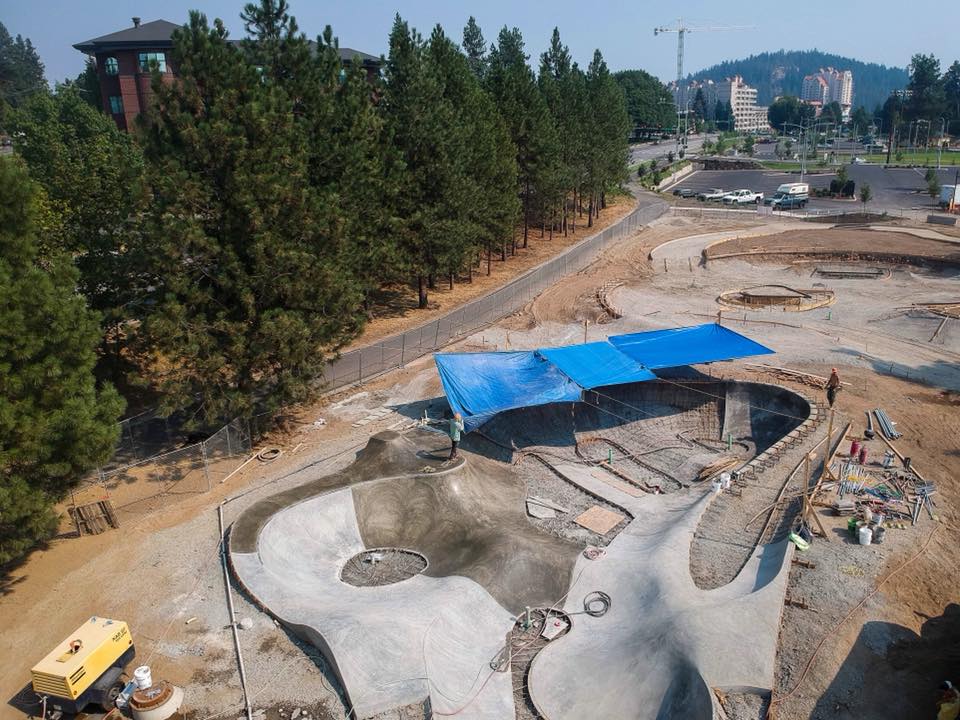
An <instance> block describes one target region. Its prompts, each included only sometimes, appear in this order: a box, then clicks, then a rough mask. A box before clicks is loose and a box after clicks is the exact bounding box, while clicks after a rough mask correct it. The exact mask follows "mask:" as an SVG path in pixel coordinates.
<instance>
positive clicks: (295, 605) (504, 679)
mask: <svg viewBox="0 0 960 720" xmlns="http://www.w3.org/2000/svg"><path fill="white" fill-rule="evenodd" d="M574 347H576V346H574ZM438 362H439V361H438ZM568 369H569V366H568ZM574 374H575V375H576V373H574ZM660 374H661V375H662V376H663V377H659V378H657V379H654V380H651V381H643V382H628V383H624V384H619V385H613V386H610V387H606V386H604V387H600V388H596V389H593V390H590V391H586V392H584V393H583V394H582V397H581V399H578V400H574V401H563V402H551V403H547V404H541V405H534V406H530V407H517V408H512V409H510V410H506V411H504V412H502V413H498V414H496V415H494V416H493V417H492V418H491V419H489V420H488V421H486V422H485V423H484V424H483V425H482V426H481V427H479V428H477V429H476V430H475V431H473V432H470V433H469V434H467V435H466V436H465V440H464V443H463V446H462V447H463V452H462V455H461V457H460V458H457V459H455V460H448V459H447V457H448V453H449V443H448V441H447V438H446V437H445V435H444V434H443V433H442V431H438V429H437V428H436V427H431V426H430V425H429V424H425V425H424V424H421V426H418V427H414V428H411V429H408V430H405V431H402V432H397V431H385V432H380V433H378V434H376V435H374V436H373V437H372V438H371V439H370V441H369V443H368V444H367V445H366V447H365V448H363V449H362V450H361V451H360V452H359V453H358V454H357V457H356V459H355V461H354V462H353V463H352V464H351V465H349V466H347V467H346V468H344V469H343V470H341V471H340V472H338V473H335V474H332V475H326V476H319V477H316V478H314V479H312V480H310V481H308V482H305V483H303V484H301V485H298V486H296V487H294V488H292V489H289V490H286V491H283V492H280V493H277V494H275V495H273V496H271V497H268V498H265V499H263V500H261V501H259V502H257V503H255V504H253V505H252V506H250V507H249V508H248V509H247V510H246V511H245V512H244V513H243V514H242V515H241V516H240V517H239V518H238V519H237V520H236V521H235V522H234V524H233V527H232V529H231V532H230V538H229V551H230V563H231V567H232V569H233V572H234V575H235V577H236V579H237V580H238V582H239V583H240V585H241V586H242V587H243V588H244V589H245V591H246V592H247V593H248V594H249V595H250V597H251V598H253V599H254V600H255V602H256V603H257V604H259V605H260V606H261V607H262V608H263V609H264V610H265V611H266V612H268V613H270V614H272V615H273V616H274V617H275V618H276V619H278V620H279V621H280V622H282V623H283V624H284V625H286V626H287V627H289V628H291V629H293V630H294V631H295V632H296V633H297V634H298V635H300V636H301V637H303V638H304V639H305V640H307V641H308V642H310V643H311V644H313V645H314V646H316V647H317V648H318V649H319V650H320V651H321V652H322V653H323V654H324V656H325V658H326V659H327V661H328V662H329V664H330V667H331V668H332V670H333V672H334V674H335V675H336V677H337V680H338V681H339V683H340V684H341V686H342V687H343V690H344V693H345V695H346V702H345V704H346V705H347V707H348V709H349V710H350V712H349V713H348V714H352V716H354V717H360V718H363V717H370V716H376V715H377V714H378V713H385V712H387V711H389V710H391V709H395V708H400V707H406V706H411V705H414V706H422V707H425V708H429V709H430V711H431V712H432V713H433V714H434V715H435V716H445V715H456V716H457V717H476V718H494V717H496V718H501V717H502V718H507V717H544V718H571V719H572V718H582V717H637V718H658V717H675V716H688V717H692V718H711V717H713V716H714V712H715V708H714V705H715V699H714V695H713V693H712V692H711V691H710V690H709V688H723V689H726V690H730V691H736V692H748V693H750V692H756V693H769V692H770V690H771V688H772V684H773V676H774V660H775V653H776V646H777V636H778V629H779V626H780V616H781V609H782V606H783V596H784V591H785V586H786V580H787V571H788V569H789V558H790V557H791V548H792V545H790V544H789V543H788V542H787V541H786V535H785V532H783V531H782V530H780V531H777V530H776V529H772V530H771V532H769V533H767V534H765V535H764V536H763V537H760V536H759V535H758V536H757V538H756V540H757V542H756V543H755V544H754V545H753V546H751V547H746V546H744V547H742V548H740V549H741V550H742V552H740V553H739V554H737V553H734V554H730V553H727V554H724V555H722V556H717V557H716V558H715V562H714V563H712V564H713V565H715V567H713V568H711V569H710V571H709V572H707V573H701V572H699V571H698V568H697V567H696V559H695V557H694V556H695V555H697V554H701V555H702V554H703V553H704V551H706V552H709V549H706V548H702V547H700V546H699V542H698V541H696V540H695V534H696V532H697V530H698V527H700V526H701V525H703V524H704V523H705V522H706V523H707V524H709V523H710V522H712V521H711V520H706V521H705V511H706V510H707V508H709V507H710V505H711V504H712V503H713V502H715V501H716V499H717V498H718V497H719V495H718V492H717V487H716V485H717V484H716V483H714V482H711V481H709V480H708V479H707V478H711V477H716V475H717V474H716V473H714V474H711V469H712V468H717V467H719V466H721V465H722V466H724V467H728V468H730V469H731V470H735V479H734V480H733V483H732V484H733V485H734V487H733V488H732V489H731V490H730V492H738V488H737V486H738V485H740V486H746V485H747V484H749V483H756V482H757V478H758V477H759V476H758V473H762V472H763V464H764V463H765V462H769V460H770V458H771V457H774V456H777V457H779V453H780V452H786V451H788V450H789V449H791V448H793V449H796V448H802V447H806V446H809V445H810V444H811V442H810V441H811V438H812V434H811V430H813V429H814V428H816V427H817V426H818V425H819V423H820V422H821V420H822V419H823V415H822V410H821V409H819V408H818V407H817V404H816V403H815V402H813V401H811V400H810V399H809V398H806V397H804V396H803V395H802V394H800V393H797V392H793V391H789V390H786V389H784V388H780V387H777V386H773V385H766V384H763V383H747V382H723V381H719V380H716V379H713V378H711V377H709V376H707V375H703V374H701V373H691V372H681V373H675V372H673V373H671V372H661V373H660ZM461 399H462V398H461ZM456 402H457V401H454V403H456ZM530 498H534V501H535V502H534V504H533V505H531V503H530ZM536 502H542V503H544V504H543V505H536ZM547 506H553V507H554V508H561V509H562V512H561V511H559V510H554V511H553V512H549V513H541V512H536V510H543V509H544V508H546V509H547V510H550V509H551V508H550V507H547ZM531 510H533V512H531ZM581 511H582V512H581ZM587 511H590V512H592V513H598V512H599V513H600V514H601V519H606V518H609V521H608V522H607V523H606V524H605V525H604V524H602V523H601V525H599V526H593V527H592V529H591V523H590V522H588V521H586V520H583V518H584V515H585V514H586V513H587ZM541 514H546V515H549V517H540V518H537V517H536V515H541ZM578 521H580V522H579V523H578ZM581 523H582V524H581ZM585 526H586V527H585ZM364 567H366V568H367V569H366V570H364ZM345 570H346V571H347V572H348V573H349V574H350V577H351V578H353V577H355V575H356V574H357V573H359V574H360V575H363V576H365V578H364V579H363V581H362V582H363V586H357V584H356V581H355V580H350V581H347V580H345V575H344V573H345ZM717 572H720V573H721V574H723V575H725V576H729V577H730V578H731V581H730V582H726V583H723V584H722V586H715V585H716V583H715V582H713V581H712V578H713V577H714V575H715V574H716V573H717ZM547 620H549V621H550V624H551V625H555V626H556V627H557V628H559V632H558V635H557V636H556V637H554V638H551V639H549V640H545V639H544V638H543V636H542V635H541V634H540V633H533V634H531V633H530V632H529V630H530V627H531V625H534V626H535V629H536V628H542V629H545V627H546V624H547V622H546V621H547ZM745 638H749V640H748V641H746V642H744V639H745ZM532 639H538V640H539V643H538V646H537V648H536V652H535V653H531V652H529V650H528V647H529V646H530V645H531V640H532ZM733 644H739V646H740V647H742V648H744V650H743V652H738V653H737V654H736V656H735V657H731V655H730V654H729V653H728V652H726V651H725V648H728V647H730V646H731V645H733ZM524 653H526V657H525V658H524V662H522V663H518V662H516V661H515V660H514V657H515V656H516V657H521V656H523V655H524Z"/></svg>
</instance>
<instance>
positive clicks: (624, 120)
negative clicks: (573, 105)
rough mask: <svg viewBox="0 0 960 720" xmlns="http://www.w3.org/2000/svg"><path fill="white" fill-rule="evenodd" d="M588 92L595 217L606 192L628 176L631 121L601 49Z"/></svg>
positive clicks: (590, 183) (594, 61) (592, 65)
mask: <svg viewBox="0 0 960 720" xmlns="http://www.w3.org/2000/svg"><path fill="white" fill-rule="evenodd" d="M587 91H588V95H589V105H590V109H591V111H592V114H593V123H592V126H593V141H592V142H591V144H590V146H588V152H589V155H590V157H591V162H590V173H589V176H588V188H589V190H590V192H591V196H590V208H591V209H592V210H594V213H593V214H596V212H598V211H599V210H600V209H601V208H603V207H605V205H606V192H607V190H609V189H611V188H613V187H615V186H617V185H619V184H620V183H621V182H622V181H623V180H624V179H625V178H626V176H627V164H626V163H627V137H628V136H629V133H630V119H629V117H628V116H627V109H626V106H625V104H624V99H623V93H622V92H621V90H620V88H619V87H618V86H617V84H616V81H614V79H613V77H612V76H611V75H610V71H609V70H608V69H607V64H606V62H604V60H603V55H602V54H601V53H600V51H599V50H595V51H594V53H593V59H592V60H591V62H590V66H589V67H588V68H587Z"/></svg>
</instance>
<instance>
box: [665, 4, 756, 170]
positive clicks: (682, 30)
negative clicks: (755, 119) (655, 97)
mask: <svg viewBox="0 0 960 720" xmlns="http://www.w3.org/2000/svg"><path fill="white" fill-rule="evenodd" d="M754 27H755V26H754V25H725V26H716V27H690V26H689V25H684V24H683V18H678V19H677V25H676V27H655V28H654V29H653V35H654V37H656V36H657V35H660V34H661V33H676V34H677V99H678V100H679V98H680V83H682V82H683V38H684V36H685V35H686V34H687V33H689V32H718V31H726V30H752V29H753V28H754ZM687 105H689V103H687ZM687 113H689V111H687ZM688 122H689V120H688V118H687V114H684V125H685V127H684V144H686V130H687V127H686V124H687V123H688ZM677 157H680V103H679V102H678V103H677Z"/></svg>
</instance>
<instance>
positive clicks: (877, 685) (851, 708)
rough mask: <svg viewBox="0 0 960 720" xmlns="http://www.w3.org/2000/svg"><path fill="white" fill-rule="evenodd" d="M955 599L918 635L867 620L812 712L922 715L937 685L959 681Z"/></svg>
mask: <svg viewBox="0 0 960 720" xmlns="http://www.w3.org/2000/svg"><path fill="white" fill-rule="evenodd" d="M958 666H960V605H958V604H956V603H951V604H949V605H947V607H946V608H945V609H944V611H943V614H942V615H940V616H938V617H934V618H930V619H929V620H927V621H926V622H925V623H924V624H923V627H922V628H921V630H920V635H917V634H916V633H914V632H913V631H912V630H910V629H909V628H906V627H904V626H902V625H898V624H896V623H887V622H879V621H875V622H868V623H865V624H864V625H863V627H862V628H861V630H860V634H859V635H858V636H857V640H856V642H855V643H854V645H853V647H852V648H851V649H850V652H849V653H848V654H847V657H846V659H845V660H844V661H843V664H842V665H841V666H840V669H839V671H838V672H837V674H836V676H835V677H834V679H833V681H832V682H831V683H830V686H829V687H828V688H827V690H826V692H824V693H823V695H822V696H821V697H820V699H819V700H818V701H817V704H816V706H815V708H814V711H813V713H812V714H811V717H830V718H837V719H838V720H861V719H862V718H866V717H889V718H899V719H901V720H912V719H913V718H916V719H917V720H921V719H922V720H926V719H927V718H931V717H933V716H934V715H935V714H936V701H937V698H938V690H937V688H938V686H939V685H940V683H941V682H943V681H944V680H950V681H952V682H954V683H957V682H958V681H960V677H957V676H956V675H955V673H956V672H957V668H958Z"/></svg>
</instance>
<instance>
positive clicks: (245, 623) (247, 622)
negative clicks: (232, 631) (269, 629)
mask: <svg viewBox="0 0 960 720" xmlns="http://www.w3.org/2000/svg"><path fill="white" fill-rule="evenodd" d="M237 624H238V625H239V626H240V627H241V629H243V630H249V629H250V628H252V627H253V618H248V617H245V618H243V619H242V620H241V621H240V622H239V623H237Z"/></svg>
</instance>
